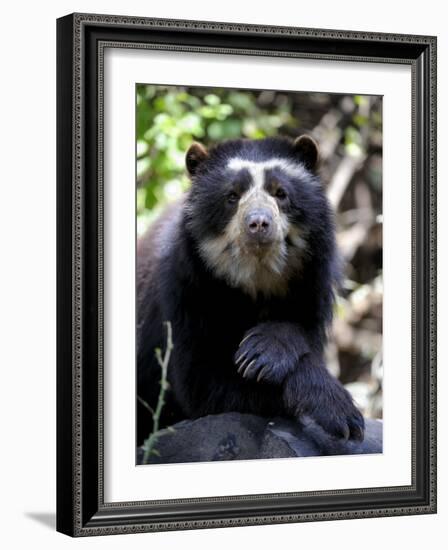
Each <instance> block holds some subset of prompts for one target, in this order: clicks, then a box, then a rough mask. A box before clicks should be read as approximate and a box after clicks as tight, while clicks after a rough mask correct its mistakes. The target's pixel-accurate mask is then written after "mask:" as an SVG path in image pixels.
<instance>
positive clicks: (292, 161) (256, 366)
mask: <svg viewBox="0 0 448 550" xmlns="http://www.w3.org/2000/svg"><path fill="white" fill-rule="evenodd" d="M231 159H239V160H237V161H235V162H236V165H237V168H238V169H232V170H229V166H230V165H229V161H230V160H231ZM271 161H272V162H271ZM316 161H317V147H316V145H315V143H314V142H313V141H312V140H311V138H308V137H306V136H305V137H302V138H299V139H298V140H296V142H293V141H291V140H288V139H283V138H268V139H264V140H256V141H250V140H235V141H228V142H224V143H221V144H219V145H217V146H215V147H214V148H212V149H211V150H210V151H206V150H205V149H204V148H203V147H202V146H200V145H198V144H195V145H193V146H192V147H191V148H190V150H189V152H188V154H187V168H188V171H189V172H190V175H191V177H192V186H191V188H190V190H189V191H188V192H187V193H186V195H185V197H184V198H183V199H182V200H181V201H180V202H178V203H175V204H173V205H171V206H170V207H168V208H167V210H166V211H165V212H164V214H163V215H162V216H161V217H160V218H159V219H158V220H157V221H156V222H155V223H154V224H153V225H152V226H151V228H150V230H149V232H147V233H146V235H144V236H143V237H142V238H141V239H140V240H139V242H138V247H137V295H138V298H137V300H138V303H137V308H138V327H137V363H138V365H137V395H138V396H139V398H141V400H144V401H146V402H147V403H149V405H150V406H151V407H153V408H154V407H155V405H156V403H157V398H158V394H159V391H160V384H159V382H160V366H159V365H158V363H157V361H156V359H155V354H154V350H155V348H157V347H159V348H162V349H163V348H164V347H165V340H166V331H165V328H164V324H163V323H164V322H165V321H170V322H171V325H172V332H173V342H174V349H173V352H172V355H171V360H170V363H169V366H168V380H169V385H170V389H169V391H168V392H167V395H166V399H167V400H166V403H165V406H164V409H163V415H162V421H161V425H169V424H172V423H174V422H176V421H178V420H181V419H184V418H197V417H200V416H204V415H208V414H217V413H222V412H228V411H239V412H243V413H254V414H258V415H262V416H288V417H294V418H297V419H300V417H301V415H304V414H306V415H309V416H311V417H313V418H314V419H315V420H316V421H317V422H318V423H319V424H320V425H321V426H322V427H323V428H324V429H325V430H327V431H328V432H329V433H330V434H332V435H335V436H340V437H345V438H348V437H350V438H354V439H362V437H363V430H364V420H363V418H362V416H361V414H360V413H359V411H358V410H357V409H356V407H355V406H354V404H353V402H352V399H351V397H350V395H349V394H348V392H347V391H346V390H345V389H344V388H343V386H342V385H341V384H340V383H339V382H338V381H337V380H336V379H335V378H334V377H333V376H331V375H330V374H329V372H328V371H327V369H326V366H325V363H324V357H323V351H324V345H325V341H326V330H327V328H328V326H329V324H330V322H331V319H332V309H333V302H334V295H333V288H334V286H335V284H336V283H337V280H338V257H337V252H336V247H335V235H334V225H333V220H332V212H331V208H330V206H329V204H328V201H327V199H326V197H325V193H324V190H323V188H322V185H321V183H320V181H319V178H318V176H317V175H316V173H315V165H316ZM247 162H249V164H247V166H249V167H250V166H252V164H250V163H263V162H264V163H265V164H264V165H263V166H265V170H264V172H263V178H264V180H263V182H264V183H263V193H266V197H267V198H266V201H268V202H269V201H270V202H269V205H271V206H272V209H271V213H272V212H274V214H273V215H274V217H275V216H277V217H281V220H280V221H279V220H274V222H277V221H279V223H280V222H281V223H283V226H284V224H285V223H286V222H285V220H287V224H288V229H287V230H286V231H288V234H286V235H285V238H284V241H283V242H277V241H276V242H275V243H274V244H270V245H269V246H270V247H275V246H282V247H283V249H282V250H283V252H282V255H281V256H282V258H283V260H282V261H283V264H282V266H283V267H282V268H281V269H280V268H278V271H279V273H277V272H275V273H274V271H275V270H274V271H273V274H274V275H273V278H274V276H275V277H276V278H277V279H278V281H277V282H278V283H279V284H278V285H277V286H275V285H273V286H272V288H271V287H270V284H269V281H267V282H266V279H263V281H264V283H265V287H260V290H259V291H258V289H257V285H258V283H257V282H256V281H257V280H258V279H257V278H256V277H255V278H253V281H255V282H253V281H252V280H245V281H244V283H245V284H246V287H244V285H242V286H240V285H239V284H238V283H237V282H235V280H234V279H231V278H230V277H229V278H228V277H226V271H225V270H226V269H228V270H232V265H231V263H230V264H225V265H224V266H221V267H222V269H221V272H219V269H218V268H216V269H215V265H214V263H213V262H215V263H217V265H218V264H219V262H220V259H219V258H218V259H216V258H215V259H214V260H210V261H208V258H209V257H208V256H206V252H204V250H205V249H206V248H205V245H204V243H206V242H210V243H212V244H211V245H210V246H211V247H212V248H213V246H214V244H213V243H215V241H214V239H215V240H216V239H217V241H216V242H220V243H222V239H223V238H224V239H225V238H227V237H223V235H226V228H228V227H229V224H230V223H231V221H232V219H236V212H237V210H238V208H239V207H238V202H239V201H242V200H243V199H242V197H244V196H248V195H245V193H246V194H247V193H248V192H249V191H248V190H249V189H251V185H252V184H253V181H252V180H253V177H254V174H255V175H257V174H259V172H256V171H252V172H251V170H250V169H248V168H247V167H246V164H245V163H247ZM277 162H278V165H277V164H276V163H277ZM238 163H239V164H238ZM269 163H271V164H269ZM283 165H284V168H285V170H283ZM253 166H255V169H257V168H256V167H257V166H259V164H254V165H253ZM288 167H289V168H288ZM291 167H292V168H291ZM255 169H254V170H255ZM257 177H259V176H257ZM279 189H280V190H279ZM270 197H273V198H272V199H271V198H270ZM273 201H274V202H275V204H274V202H273ZM257 212H258V210H257ZM244 219H245V220H246V218H244ZM263 219H264V218H263ZM260 220H262V218H260ZM260 220H259V219H258V218H257V223H258V221H260ZM269 220H270V221H272V220H271V219H270V218H269ZM235 223H236V222H235ZM245 223H246V222H245ZM260 223H261V222H260ZM283 226H282V227H283ZM236 227H237V230H238V229H241V232H243V228H242V227H241V228H239V226H238V225H236ZM254 227H255V226H254ZM257 227H258V226H257ZM260 227H261V226H260ZM245 230H246V231H247V227H246V226H245ZM283 230H284V227H283ZM234 231H235V229H234ZM298 234H300V235H301V238H300V239H294V236H295V237H296V236H297V235H298ZM245 235H246V234H245ZM248 235H249V234H248ZM233 237H235V234H233ZM233 237H232V238H233ZM239 237H240V236H239V235H237V238H239ZM229 238H230V237H229ZM241 238H242V237H241ZM249 238H250V235H249V236H247V235H246V236H245V237H244V239H246V240H247V239H249ZM257 238H258V237H257ZM219 239H221V241H220V240H219ZM244 243H245V244H247V243H246V241H244ZM224 244H225V248H224V251H225V253H226V254H227V253H228V252H229V249H231V248H232V243H228V244H226V243H225V241H224ZM262 245H263V243H262V244H259V243H258V244H257V245H254V246H253V247H252V248H251V247H249V245H247V249H246V248H244V250H245V251H247V250H250V251H252V250H254V257H255V255H256V254H258V253H259V250H260V249H261V248H263V246H262ZM250 246H252V245H250ZM232 250H233V249H232ZM238 250H239V249H238ZM263 250H264V249H263ZM239 253H240V254H242V253H241V251H239ZM245 253H247V252H245ZM257 257H258V256H257ZM238 258H239V259H241V258H242V256H238ZM260 258H261V256H260ZM249 260H250V261H255V260H253V258H252V257H251V258H249ZM249 260H248V261H249ZM241 261H243V260H241ZM244 261H246V259H244ZM234 275H235V274H234ZM248 279H251V278H250V277H248ZM261 280H262V279H260V281H261ZM260 284H261V283H260ZM251 285H252V286H251ZM137 407H138V408H137V440H138V443H139V444H141V443H142V441H143V440H144V439H145V438H146V437H147V436H148V434H149V433H150V432H151V430H152V418H151V414H150V413H149V412H148V410H147V408H145V407H144V406H143V405H142V404H141V401H140V400H139V402H138V404H137Z"/></svg>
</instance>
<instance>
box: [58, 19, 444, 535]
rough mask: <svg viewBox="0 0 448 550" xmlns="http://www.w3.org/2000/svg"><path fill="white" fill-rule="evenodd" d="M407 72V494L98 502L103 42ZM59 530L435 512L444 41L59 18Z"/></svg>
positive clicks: (389, 490)
mask: <svg viewBox="0 0 448 550" xmlns="http://www.w3.org/2000/svg"><path fill="white" fill-rule="evenodd" d="M112 43H113V45H115V46H116V47H126V48H139V47H154V48H158V49H165V48H166V49H169V50H170V51H203V52H214V53H220V54H222V55H226V54H228V53H232V54H245V55H267V56H275V57H306V58H311V59H331V60H341V61H362V62H365V63H369V62H375V63H398V64H407V65H410V66H411V68H412V113H409V116H411V117H412V159H411V162H412V332H413V333H412V484H411V485H410V486H404V487H381V488H372V489H353V490H350V489H344V490H336V491H334V490H333V491H319V492H313V493H286V494H285V493H282V494H265V495H241V496H236V497H231V498H229V497H223V496H219V495H217V496H216V497H214V498H192V499H185V500H181V499H179V500H170V501H162V502H161V501H158V502H155V501H151V500H150V498H151V495H150V494H148V501H145V502H119V503H107V502H104V494H103V479H102V473H103V467H102V464H103V462H102V461H103V446H102V429H103V425H102V404H103V363H102V361H103V358H102V350H103V340H102V338H103V334H102V326H103V204H102V201H103V182H102V151H103V150H102V146H103V145H102V110H101V108H102V86H101V82H102V78H103V66H102V56H103V52H104V48H105V47H107V45H108V44H109V45H111V44H112ZM57 235H58V237H57V254H58V260H57V293H58V300H57V304H58V305H57V327H58V334H57V341H58V348H57V392H58V396H57V437H58V441H57V530H58V531H60V532H62V533H66V534H68V535H71V536H89V535H106V534H115V533H135V532H146V531H160V530H173V529H199V528H211V527H226V526H237V525H261V524H267V523H286V522H301V521H316V520H333V519H348V518H366V517H379V516H392V515H404V514H428V513H435V512H436V38H435V37H432V36H410V35H401V34H379V33H370V32H350V31H340V30H321V29H305V28H290V27H271V26H255V25H241V24H230V23H212V22H200V21H178V20H162V19H147V18H141V17H124V16H110V15H92V14H72V15H68V16H66V17H63V18H61V19H58V21H57Z"/></svg>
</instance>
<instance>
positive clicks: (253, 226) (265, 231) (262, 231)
mask: <svg viewBox="0 0 448 550" xmlns="http://www.w3.org/2000/svg"><path fill="white" fill-rule="evenodd" d="M245 223H246V230H247V232H248V233H249V235H251V236H253V237H256V238H259V239H262V240H263V239H264V238H268V237H270V235H271V233H272V214H271V213H270V212H269V211H268V210H265V209H257V210H252V211H251V212H249V213H248V214H247V215H246V217H245Z"/></svg>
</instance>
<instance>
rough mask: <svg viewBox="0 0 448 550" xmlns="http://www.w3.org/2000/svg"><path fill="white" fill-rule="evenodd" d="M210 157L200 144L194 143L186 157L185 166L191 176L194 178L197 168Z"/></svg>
mask: <svg viewBox="0 0 448 550" xmlns="http://www.w3.org/2000/svg"><path fill="white" fill-rule="evenodd" d="M207 157H208V152H207V149H206V148H205V147H204V146H203V145H201V144H200V143H197V142H194V143H192V144H191V145H190V148H189V149H188V151H187V156H186V157H185V164H186V165H187V170H188V173H189V174H190V176H194V174H195V173H196V170H197V167H198V166H199V165H200V164H201V162H202V161H204V160H205V159H206V158H207Z"/></svg>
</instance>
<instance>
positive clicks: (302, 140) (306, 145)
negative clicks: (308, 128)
mask: <svg viewBox="0 0 448 550" xmlns="http://www.w3.org/2000/svg"><path fill="white" fill-rule="evenodd" d="M294 149H295V150H296V151H297V153H298V154H299V155H300V160H301V161H302V162H303V164H304V165H305V167H306V168H308V170H314V169H315V168H316V167H317V164H318V162H319V147H318V145H317V143H316V142H315V141H314V139H313V138H312V137H311V136H308V135H303V136H300V137H298V138H297V139H296V140H295V141H294Z"/></svg>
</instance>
